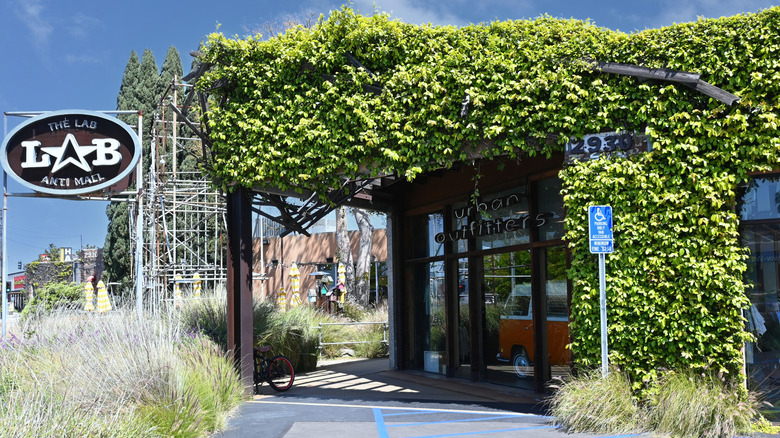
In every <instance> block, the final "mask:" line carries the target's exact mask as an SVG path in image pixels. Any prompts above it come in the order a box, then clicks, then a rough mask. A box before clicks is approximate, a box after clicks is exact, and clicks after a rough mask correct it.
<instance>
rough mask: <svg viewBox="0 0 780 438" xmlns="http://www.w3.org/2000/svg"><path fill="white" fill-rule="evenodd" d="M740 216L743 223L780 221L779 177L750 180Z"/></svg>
mask: <svg viewBox="0 0 780 438" xmlns="http://www.w3.org/2000/svg"><path fill="white" fill-rule="evenodd" d="M740 214H741V216H742V220H744V221H754V220H767V219H780V176H769V177H764V178H756V179H753V180H751V181H750V183H749V184H748V187H747V191H746V192H745V194H744V195H743V197H742V208H741V211H740Z"/></svg>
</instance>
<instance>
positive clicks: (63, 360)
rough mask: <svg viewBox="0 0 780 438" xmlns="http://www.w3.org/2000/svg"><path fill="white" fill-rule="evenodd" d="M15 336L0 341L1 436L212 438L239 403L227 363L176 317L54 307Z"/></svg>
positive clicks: (30, 320) (231, 367)
mask: <svg viewBox="0 0 780 438" xmlns="http://www.w3.org/2000/svg"><path fill="white" fill-rule="evenodd" d="M19 329H20V331H21V332H22V333H24V335H20V334H19V333H15V334H13V333H12V334H9V336H8V337H7V338H6V339H5V340H4V341H3V342H0V396H1V397H2V400H3V403H0V430H2V431H4V432H5V431H12V432H8V433H10V434H11V435H12V436H18V437H44V436H45V437H49V436H63V437H65V436H67V437H71V436H73V437H76V436H79V437H81V436H84V437H86V436H95V437H98V436H99V437H160V436H179V437H185V436H192V437H203V436H211V435H213V434H215V433H216V432H219V431H220V430H224V428H225V427H226V418H227V415H228V414H229V413H230V412H231V411H233V410H234V409H235V408H236V407H237V406H238V405H239V404H240V403H241V401H242V400H243V397H244V393H245V388H244V387H243V384H242V382H241V381H240V379H239V376H238V373H237V371H236V369H235V367H234V361H233V359H232V358H231V357H228V356H226V355H225V354H224V353H223V352H222V351H221V350H220V348H219V347H217V346H216V345H215V344H213V343H212V342H211V341H209V340H208V339H206V338H204V337H200V336H196V335H194V334H192V333H186V332H185V331H183V330H182V327H181V325H180V324H179V321H178V320H177V318H175V315H174V317H173V318H163V317H161V316H160V315H148V314H147V315H146V316H145V317H144V318H143V319H139V318H138V316H137V314H136V312H135V310H134V309H132V308H119V309H117V310H116V311H114V312H110V314H103V315H97V314H94V313H84V312H81V311H76V312H74V311H68V310H63V309H59V310H56V311H53V312H50V313H47V314H42V315H40V317H38V318H26V319H24V320H22V322H21V326H20V328H19ZM74 388H78V390H75V391H74ZM6 435H7V433H6Z"/></svg>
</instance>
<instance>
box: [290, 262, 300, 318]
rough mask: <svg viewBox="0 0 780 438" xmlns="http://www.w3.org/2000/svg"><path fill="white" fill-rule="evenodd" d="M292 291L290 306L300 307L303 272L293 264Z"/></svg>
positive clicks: (291, 270)
mask: <svg viewBox="0 0 780 438" xmlns="http://www.w3.org/2000/svg"><path fill="white" fill-rule="evenodd" d="M290 290H291V291H292V297H291V298H290V305H291V306H292V307H298V306H300V305H301V295H300V293H299V292H300V290H301V271H300V270H298V265H297V264H296V263H294V262H293V264H292V266H290Z"/></svg>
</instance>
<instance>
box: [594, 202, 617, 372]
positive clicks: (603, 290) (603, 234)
mask: <svg viewBox="0 0 780 438" xmlns="http://www.w3.org/2000/svg"><path fill="white" fill-rule="evenodd" d="M588 234H589V241H590V252H591V253H594V254H598V255H599V309H600V316H601V375H602V376H603V377H606V376H607V374H608V373H609V355H608V351H609V347H608V344H607V275H606V257H607V254H609V253H612V252H613V250H614V244H613V242H614V240H613V236H612V207H610V206H609V205H591V206H590V207H588Z"/></svg>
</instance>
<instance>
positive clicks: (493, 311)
mask: <svg viewBox="0 0 780 438" xmlns="http://www.w3.org/2000/svg"><path fill="white" fill-rule="evenodd" d="M483 262H484V270H485V271H484V272H485V274H484V286H485V294H484V327H483V345H484V350H483V351H484V357H483V363H484V365H485V369H486V372H485V378H486V380H488V381H490V382H494V383H500V384H504V385H511V386H517V387H522V388H527V389H533V380H534V372H533V366H532V365H533V361H534V359H535V357H534V321H533V314H532V311H531V296H532V292H531V289H532V287H531V272H532V269H531V251H529V250H525V251H514V252H506V253H501V254H495V255H488V256H485V257H484V258H483Z"/></svg>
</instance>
